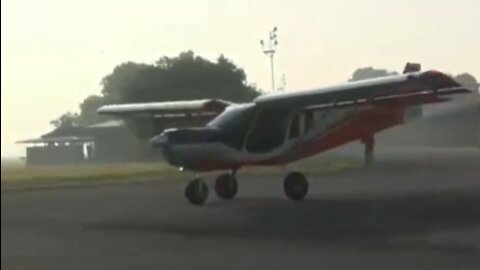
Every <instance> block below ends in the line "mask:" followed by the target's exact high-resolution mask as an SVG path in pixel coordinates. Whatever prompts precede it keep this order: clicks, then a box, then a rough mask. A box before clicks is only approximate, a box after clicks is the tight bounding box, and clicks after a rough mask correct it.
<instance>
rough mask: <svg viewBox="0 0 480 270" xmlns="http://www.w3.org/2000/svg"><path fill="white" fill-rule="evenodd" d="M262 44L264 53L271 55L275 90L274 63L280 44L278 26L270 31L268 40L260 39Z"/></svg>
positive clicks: (273, 89) (273, 87) (273, 88)
mask: <svg viewBox="0 0 480 270" xmlns="http://www.w3.org/2000/svg"><path fill="white" fill-rule="evenodd" d="M260 44H261V45H262V50H263V53H264V54H266V55H268V56H270V68H271V74H272V91H275V73H274V65H273V57H274V56H275V50H276V47H277V45H278V40H277V27H274V28H273V30H272V31H270V33H269V35H268V41H266V42H265V41H264V40H263V39H262V40H260Z"/></svg>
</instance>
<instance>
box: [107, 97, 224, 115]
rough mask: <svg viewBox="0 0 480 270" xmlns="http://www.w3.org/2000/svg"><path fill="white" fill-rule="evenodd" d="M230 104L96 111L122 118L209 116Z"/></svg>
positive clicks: (158, 104)
mask: <svg viewBox="0 0 480 270" xmlns="http://www.w3.org/2000/svg"><path fill="white" fill-rule="evenodd" d="M231 104H232V103H230V102H227V101H224V100H219V99H203V100H191V101H170V102H148V103H134V104H115V105H105V106H102V107H101V108H99V109H98V113H100V114H105V115H115V116H122V117H135V116H152V117H155V118H162V117H188V116H209V115H217V114H219V113H220V112H222V111H223V110H224V109H225V108H226V107H228V106H230V105H231Z"/></svg>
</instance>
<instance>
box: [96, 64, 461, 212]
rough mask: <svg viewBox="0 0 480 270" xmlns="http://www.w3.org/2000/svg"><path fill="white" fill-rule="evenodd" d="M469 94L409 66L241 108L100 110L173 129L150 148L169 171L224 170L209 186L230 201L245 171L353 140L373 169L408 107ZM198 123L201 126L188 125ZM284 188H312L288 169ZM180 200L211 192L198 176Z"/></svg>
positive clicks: (185, 105)
mask: <svg viewBox="0 0 480 270" xmlns="http://www.w3.org/2000/svg"><path fill="white" fill-rule="evenodd" d="M468 92H470V90H468V89H467V88H465V87H463V86H461V85H460V84H459V83H457V82H456V81H455V80H454V79H453V78H451V77H450V76H448V75H446V74H444V73H441V72H439V71H435V70H430V71H420V65H419V64H413V63H408V64H407V65H406V67H405V69H404V72H403V74H399V75H392V76H388V77H382V78H376V79H369V80H362V81H356V82H348V83H344V84H340V85H336V86H331V87H326V88H321V89H314V90H309V91H291V92H287V93H285V92H282V93H273V94H265V95H261V96H259V97H257V98H256V99H255V100H253V101H252V102H250V103H245V104H235V103H231V102H227V101H223V100H215V99H210V100H208V99H207V100H193V101H173V102H153V103H140V104H120V105H106V106H103V107H101V108H100V109H99V110H98V112H99V113H101V114H107V115H115V116H120V117H124V118H127V119H133V120H134V122H135V121H136V120H135V119H143V120H145V119H147V120H148V119H151V120H152V121H154V122H155V123H157V124H158V126H162V124H163V126H165V123H168V124H169V125H170V126H174V127H176V128H168V129H165V130H163V132H162V130H159V131H157V132H158V133H156V134H157V135H155V134H151V136H153V135H155V136H153V138H151V140H150V143H151V145H152V146H153V147H155V148H159V149H161V151H162V153H163V155H164V157H165V159H166V160H167V161H168V162H169V163H170V164H171V165H173V166H177V167H179V168H182V169H186V170H190V171H195V172H197V173H198V172H205V171H228V173H223V174H221V175H220V176H219V177H218V178H217V180H216V182H215V186H214V188H215V192H216V194H217V196H218V197H219V198H222V199H232V198H234V197H235V195H236V194H237V191H238V183H237V180H236V172H237V171H238V170H239V169H240V168H242V167H244V166H250V165H256V166H258V165H263V166H285V165H287V164H289V163H291V162H294V161H297V160H300V159H303V158H306V157H309V156H312V155H315V154H317V153H320V152H324V151H326V150H329V149H332V148H335V147H338V146H341V145H343V144H346V143H349V142H352V141H356V140H360V141H361V142H363V144H364V145H365V160H366V164H367V165H370V164H372V162H373V156H374V144H375V134H376V133H379V132H381V131H383V130H385V129H387V128H390V127H393V126H396V125H399V124H402V123H404V122H405V121H406V120H407V118H408V117H407V112H408V109H409V108H411V107H412V106H419V105H422V104H428V103H438V102H445V101H448V100H449V96H451V95H454V94H461V93H468ZM195 120H200V122H202V121H203V123H202V124H201V125H199V127H191V126H194V124H193V123H194V122H195ZM168 124H167V126H168ZM197 124H198V121H197ZM189 125H190V127H188V126H189ZM283 186H284V192H285V194H286V196H287V197H288V198H290V199H292V200H294V201H300V200H302V199H304V197H305V196H306V195H307V192H308V187H309V184H308V181H307V178H306V177H305V175H304V174H303V173H301V172H299V171H291V172H289V173H288V174H287V175H286V177H285V178H284V183H283ZM185 196H186V198H187V199H188V201H189V202H190V203H192V204H195V205H201V204H203V203H204V202H205V201H206V199H207V197H208V187H207V185H206V184H205V182H204V181H203V180H202V179H201V178H200V177H198V176H196V177H195V178H194V179H193V180H191V181H190V182H189V183H188V184H187V186H186V188H185Z"/></svg>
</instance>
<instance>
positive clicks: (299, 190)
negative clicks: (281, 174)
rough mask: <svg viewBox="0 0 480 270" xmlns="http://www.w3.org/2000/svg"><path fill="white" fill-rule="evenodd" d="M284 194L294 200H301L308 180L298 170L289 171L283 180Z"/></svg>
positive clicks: (306, 190) (304, 194)
mask: <svg viewBox="0 0 480 270" xmlns="http://www.w3.org/2000/svg"><path fill="white" fill-rule="evenodd" d="M283 189H284V191H285V195H287V197H288V198H290V199H291V200H294V201H301V200H303V198H305V196H306V195H307V192H308V181H307V178H306V177H305V175H303V174H302V173H300V172H291V173H289V174H288V175H287V176H286V177H285V180H284V182H283Z"/></svg>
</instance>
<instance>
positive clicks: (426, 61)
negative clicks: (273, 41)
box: [1, 0, 480, 157]
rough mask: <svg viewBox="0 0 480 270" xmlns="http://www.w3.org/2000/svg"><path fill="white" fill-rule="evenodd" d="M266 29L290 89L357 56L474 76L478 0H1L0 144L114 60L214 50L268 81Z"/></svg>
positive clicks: (330, 77)
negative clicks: (276, 43) (273, 31)
mask: <svg viewBox="0 0 480 270" xmlns="http://www.w3.org/2000/svg"><path fill="white" fill-rule="evenodd" d="M274 26H276V27H277V28H278V40H279V46H278V48H277V53H276V55H275V69H276V74H277V77H276V81H277V84H278V83H279V82H280V78H281V75H282V74H285V78H286V89H287V90H288V91H295V90H299V89H308V88H313V87H320V86H327V85H329V84H335V83H341V82H343V81H345V80H347V79H348V78H349V77H350V75H351V74H352V72H353V71H354V70H355V69H357V68H359V67H365V66H373V67H376V68H386V69H390V70H396V71H401V70H402V69H403V66H404V64H405V63H406V62H408V61H412V62H419V63H422V65H423V68H424V69H430V68H431V69H437V70H440V71H444V72H448V73H452V74H458V73H462V72H469V73H471V74H472V75H474V76H475V77H477V79H478V78H480V54H479V52H480V1H478V0H456V1H449V0H403V1H399V0H396V1H391V0H355V1H354V0H350V1H347V0H343V1H342V0H335V1H334V0H302V1H298V0H284V1H279V0H263V1H262V0H236V1H230V0H176V1H171V0H135V1H124V0H83V1H65V0H42V1H37V0H5V1H1V76H2V80H1V102H2V105H1V109H2V114H1V115H2V121H1V123H2V142H1V143H2V144H1V155H2V157H6V156H23V155H25V150H24V147H23V146H21V145H16V144H15V142H16V141H18V140H22V139H30V138H35V137H38V136H40V135H41V134H44V133H46V132H48V131H50V130H51V129H52V126H51V125H50V124H49V122H50V120H52V119H55V118H56V117H58V116H59V115H61V114H62V113H64V112H66V111H74V112H75V111H78V105H79V103H80V102H81V101H82V100H83V99H84V98H85V97H87V96H88V95H91V94H98V93H100V90H101V85H100V81H101V79H102V78H103V77H104V76H105V75H107V74H109V73H111V72H112V70H113V68H114V67H115V66H116V65H118V64H120V63H122V62H126V61H134V62H143V63H154V62H155V61H156V60H157V59H158V58H160V57H162V56H165V55H168V56H174V55H177V54H178V53H180V52H182V51H185V50H193V51H194V52H195V53H196V54H198V55H201V56H203V57H206V58H209V59H212V60H213V59H215V58H217V57H218V56H219V55H220V54H224V55H225V56H226V57H227V58H230V59H232V60H233V61H234V62H235V64H237V65H238V66H240V67H242V68H244V69H245V71H246V73H247V76H248V81H249V83H254V84H256V85H257V86H258V87H259V88H261V89H265V90H269V89H270V88H271V86H270V63H269V60H268V58H267V57H266V56H265V55H264V54H263V53H262V50H261V46H260V42H259V41H260V39H263V38H266V37H267V35H268V32H269V31H270V30H271V29H272V28H273V27H274Z"/></svg>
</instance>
